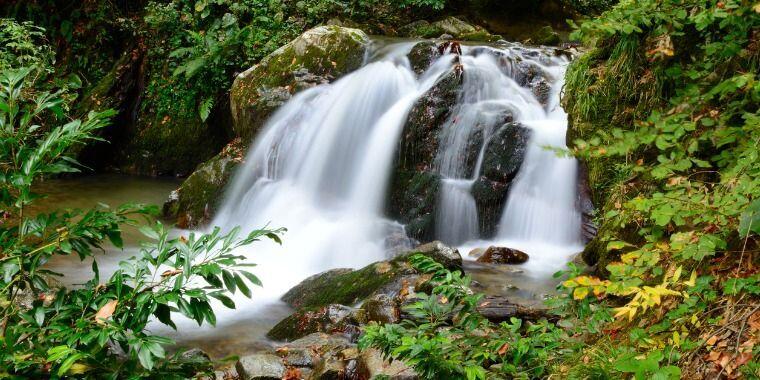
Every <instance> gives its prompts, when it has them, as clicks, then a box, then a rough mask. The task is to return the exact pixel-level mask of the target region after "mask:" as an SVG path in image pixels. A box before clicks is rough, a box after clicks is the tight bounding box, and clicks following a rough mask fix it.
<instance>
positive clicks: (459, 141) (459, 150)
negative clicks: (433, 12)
mask: <svg viewBox="0 0 760 380" xmlns="http://www.w3.org/2000/svg"><path fill="white" fill-rule="evenodd" d="M521 50H522V48H521ZM521 50H514V51H513V50H512V49H509V48H507V49H495V48H483V47H479V48H475V49H473V48H469V47H466V46H465V47H464V48H463V50H462V56H461V57H460V64H461V65H462V70H463V76H464V77H463V81H462V82H463V83H462V88H461V90H460V93H459V99H458V101H457V105H456V106H455V108H454V109H453V110H452V112H451V115H450V116H449V119H448V120H447V121H446V123H445V125H444V126H443V128H442V130H443V131H442V136H441V139H440V140H441V147H440V149H439V153H438V157H437V170H438V173H439V174H440V175H441V178H442V179H441V190H440V195H439V202H438V211H437V217H436V221H437V222H436V236H437V237H438V238H439V239H441V240H442V241H443V242H445V243H447V244H461V243H464V242H466V241H468V240H472V239H477V238H478V236H479V231H478V214H477V210H476V205H475V199H474V198H473V196H472V193H471V190H472V186H473V184H474V182H475V181H476V180H477V178H478V176H479V175H480V170H481V164H482V160H483V151H484V150H485V148H486V146H487V145H488V142H489V140H490V138H491V136H492V134H493V133H494V132H495V131H496V130H497V129H498V128H499V127H501V126H502V125H504V124H505V123H507V122H509V121H512V120H516V121H521V120H523V119H525V120H527V119H538V118H541V117H543V115H544V114H545V112H544V109H543V106H542V105H541V104H540V103H539V101H538V100H537V99H536V97H535V96H534V95H533V93H532V92H531V90H530V89H529V88H526V87H521V86H520V85H519V84H518V83H517V82H516V81H515V79H514V78H513V75H516V74H515V73H513V70H511V66H506V67H505V66H504V65H502V64H500V62H499V60H497V57H500V58H501V60H502V61H506V62H510V60H515V59H517V58H519V59H521V60H523V61H525V62H533V59H532V58H531V57H528V56H526V55H523V54H522V51H521Z"/></svg>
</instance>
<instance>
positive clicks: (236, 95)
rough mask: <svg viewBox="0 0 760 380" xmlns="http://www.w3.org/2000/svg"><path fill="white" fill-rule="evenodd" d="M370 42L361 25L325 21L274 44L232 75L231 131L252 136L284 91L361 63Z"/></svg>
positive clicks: (325, 77) (244, 139) (329, 78)
mask: <svg viewBox="0 0 760 380" xmlns="http://www.w3.org/2000/svg"><path fill="white" fill-rule="evenodd" d="M369 45H370V40H369V37H367V35H366V34H364V32H362V31H361V30H358V29H351V28H344V27H340V26H336V25H328V26H320V27H317V28H314V29H311V30H308V31H306V32H305V33H303V34H302V35H301V36H299V37H298V38H296V39H295V40H293V41H291V42H289V43H288V44H287V45H285V46H282V47H281V48H279V49H277V50H276V51H274V52H273V53H272V54H270V55H268V56H267V57H265V58H264V59H262V60H261V62H259V63H258V64H257V65H256V66H253V67H252V68H250V69H248V70H246V71H245V72H243V73H242V74H240V75H238V76H237V78H235V82H234V83H233V85H232V89H231V90H230V106H231V109H232V116H233V119H234V130H235V133H236V134H237V135H238V136H240V137H241V138H242V139H243V141H250V140H251V139H252V138H253V136H255V135H256V134H257V133H258V131H259V130H260V129H261V127H262V126H263V124H264V121H266V119H267V118H268V117H269V115H270V114H271V112H272V110H273V109H274V108H276V105H277V104H278V103H279V102H281V101H282V100H283V98H285V95H284V92H287V93H290V94H292V93H294V92H296V91H298V90H302V89H304V88H308V87H311V86H314V85H317V84H320V83H324V82H326V81H329V80H331V79H334V78H338V77H340V76H341V75H343V74H346V73H348V72H351V71H353V70H355V69H357V68H359V67H360V66H361V64H362V62H363V60H364V55H365V52H366V50H367V49H368V48H369Z"/></svg>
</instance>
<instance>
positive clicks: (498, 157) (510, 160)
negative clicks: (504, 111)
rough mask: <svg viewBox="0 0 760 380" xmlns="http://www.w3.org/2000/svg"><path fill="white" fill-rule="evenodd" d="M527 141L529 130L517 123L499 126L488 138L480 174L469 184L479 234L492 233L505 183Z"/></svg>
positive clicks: (516, 167)
mask: <svg viewBox="0 0 760 380" xmlns="http://www.w3.org/2000/svg"><path fill="white" fill-rule="evenodd" d="M529 140H530V130H529V129H527V128H523V127H522V126H520V125H519V124H517V123H507V124H505V125H503V126H502V127H501V128H499V129H498V130H497V131H496V132H495V133H494V134H493V135H492V136H491V138H490V139H489V140H488V146H486V149H485V151H484V154H483V166H482V168H481V173H482V174H481V176H480V177H479V178H478V180H477V181H476V182H475V183H474V184H473V186H472V196H473V198H475V204H476V206H477V208H478V218H479V222H480V233H481V236H491V235H493V234H494V233H495V230H496V226H497V225H498V223H499V221H500V219H501V211H502V209H503V208H504V203H505V202H506V200H507V195H508V190H509V186H510V184H511V183H512V180H513V179H514V178H515V176H516V175H517V172H518V171H519V170H520V166H521V165H522V162H523V159H524V158H525V152H526V151H527V148H528V142H529Z"/></svg>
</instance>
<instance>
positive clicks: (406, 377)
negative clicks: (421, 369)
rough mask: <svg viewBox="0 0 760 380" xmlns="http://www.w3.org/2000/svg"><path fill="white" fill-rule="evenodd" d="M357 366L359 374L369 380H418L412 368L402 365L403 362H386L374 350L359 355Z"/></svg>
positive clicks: (364, 351) (379, 353) (380, 354)
mask: <svg viewBox="0 0 760 380" xmlns="http://www.w3.org/2000/svg"><path fill="white" fill-rule="evenodd" d="M359 366H360V367H361V370H362V371H361V372H363V373H365V374H366V375H367V377H368V378H369V379H381V378H383V379H389V380H417V379H419V376H418V375H417V373H415V372H414V370H413V369H412V368H410V367H409V366H407V365H406V364H404V362H402V361H401V360H394V361H389V360H386V359H384V358H383V355H382V353H381V352H380V351H378V350H376V349H374V348H369V349H366V350H363V351H362V352H361V353H360V355H359Z"/></svg>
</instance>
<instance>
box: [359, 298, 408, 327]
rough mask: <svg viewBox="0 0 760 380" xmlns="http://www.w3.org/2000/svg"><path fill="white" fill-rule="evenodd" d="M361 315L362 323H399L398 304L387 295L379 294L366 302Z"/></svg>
mask: <svg viewBox="0 0 760 380" xmlns="http://www.w3.org/2000/svg"><path fill="white" fill-rule="evenodd" d="M359 315H360V316H361V317H360V318H361V322H362V323H369V322H377V323H380V324H386V323H396V322H398V321H399V309H398V304H397V303H396V301H394V300H393V299H391V297H389V296H388V295H387V294H377V295H375V296H372V297H370V298H369V299H367V300H366V301H364V303H363V304H362V307H361V309H360V313H359Z"/></svg>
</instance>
